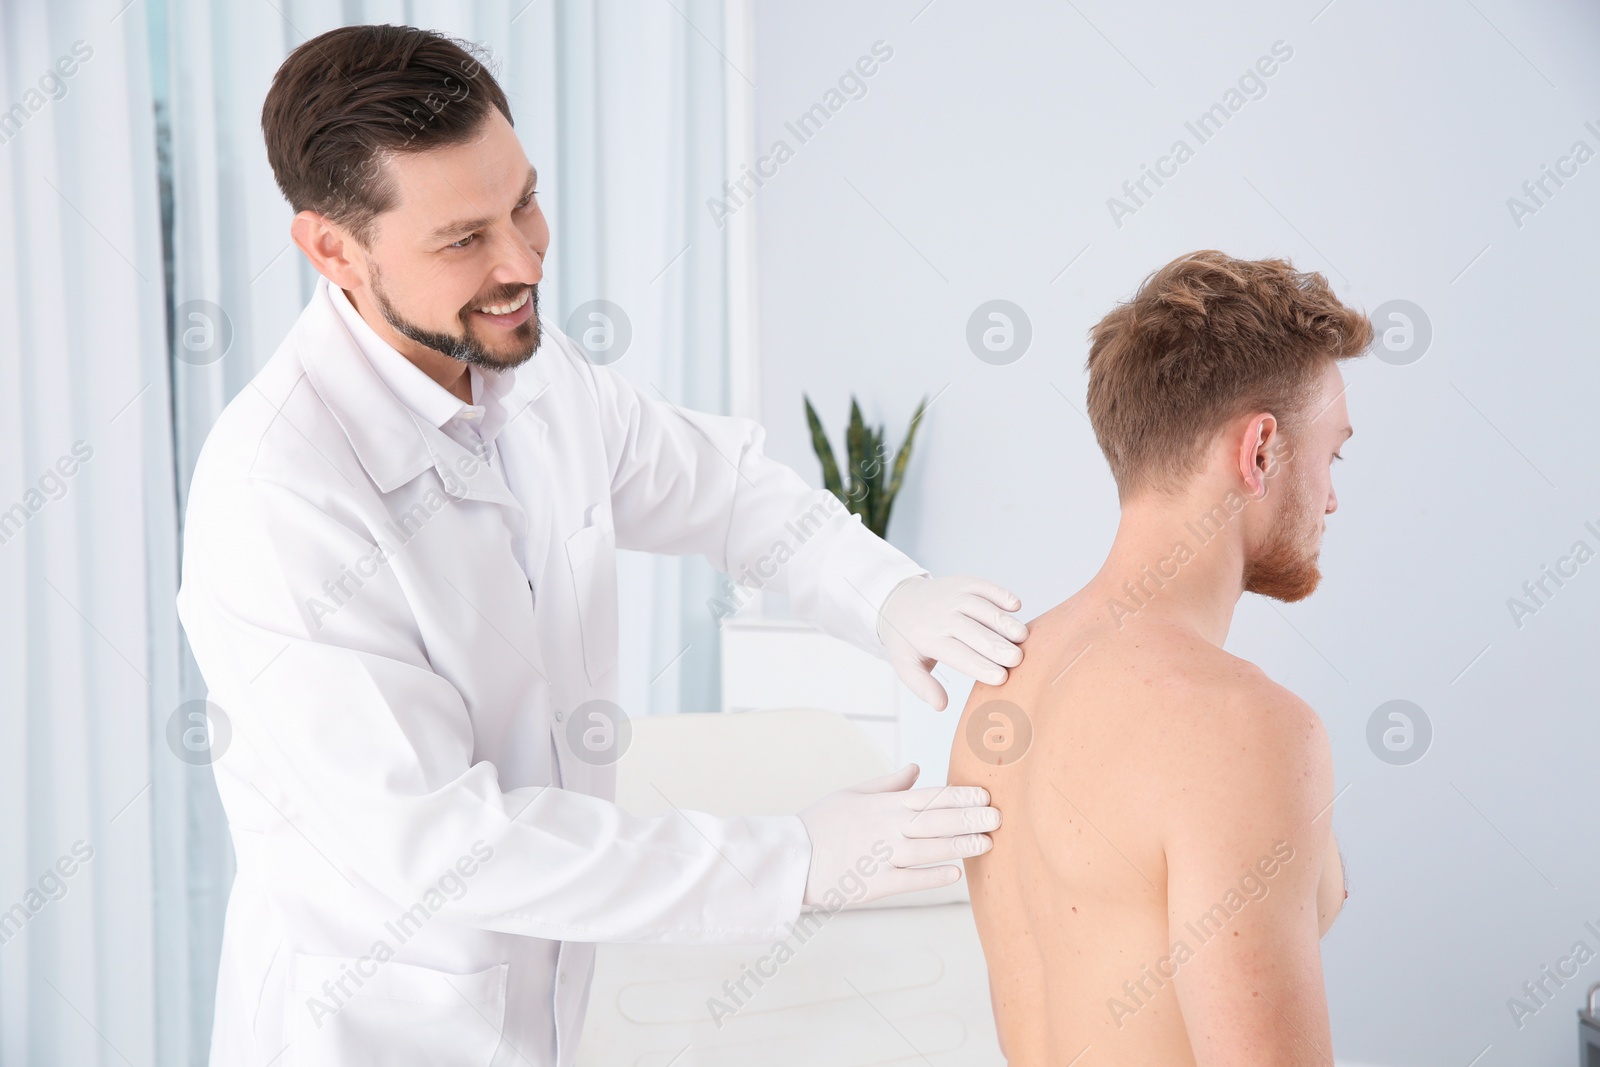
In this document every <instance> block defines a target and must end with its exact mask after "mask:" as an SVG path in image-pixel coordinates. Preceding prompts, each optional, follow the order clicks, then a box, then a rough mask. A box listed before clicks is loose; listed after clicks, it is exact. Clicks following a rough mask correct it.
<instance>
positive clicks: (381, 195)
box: [261, 25, 515, 247]
mask: <svg viewBox="0 0 1600 1067" xmlns="http://www.w3.org/2000/svg"><path fill="white" fill-rule="evenodd" d="M487 58H488V56H487V53H486V52H485V51H484V50H483V49H481V48H479V47H478V46H476V45H474V44H471V43H470V42H467V41H461V40H458V39H456V38H452V37H446V36H445V35H444V34H441V33H436V32H434V31H432V30H419V29H417V28H416V27H414V26H387V25H385V26H343V27H340V28H339V29H336V30H329V31H328V32H327V33H324V34H321V35H319V36H317V37H313V38H311V39H310V40H309V41H306V42H305V43H304V44H302V45H300V47H298V48H296V49H295V50H294V51H293V52H291V53H289V58H287V59H285V60H284V61H283V65H282V66H280V67H279V68H278V72H277V74H276V75H274V76H273V79H272V87H271V88H270V89H268V90H267V98H266V102H265V103H264V104H262V107H261V132H262V134H263V135H264V136H265V138H266V142H267V162H269V163H270V164H271V165H272V175H273V177H274V178H276V179H277V182H278V188H279V189H281V190H282V191H283V195H284V197H285V198H286V199H287V200H288V201H289V205H290V206H291V207H293V208H294V210H295V211H296V212H300V211H306V210H310V211H316V212H318V213H320V214H322V215H326V216H327V217H328V218H330V219H332V220H333V221H334V222H337V223H338V224H339V225H341V226H343V227H345V228H346V229H347V230H349V231H350V233H351V235H352V236H353V237H354V238H355V239H356V240H357V241H359V242H360V243H361V244H362V245H363V246H364V247H367V246H370V244H371V241H372V236H373V233H374V220H375V219H376V218H377V216H378V215H380V214H382V213H383V212H385V211H388V210H389V209H390V208H392V207H394V206H395V205H396V203H397V199H398V194H397V192H396V190H395V188H394V183H393V182H392V181H391V180H390V178H389V176H388V174H387V171H386V170H385V168H384V163H385V161H386V160H387V159H388V158H389V157H390V156H391V155H393V154H396V153H400V152H425V151H428V150H430V149H434V148H442V147H446V146H449V145H455V144H461V143H463V142H465V141H468V140H471V139H472V137H473V135H474V134H476V133H477V131H478V130H479V128H480V127H481V125H482V123H483V122H484V121H485V120H486V119H487V118H488V117H489V109H490V108H491V107H493V108H495V109H497V110H498V111H499V112H500V113H501V114H502V115H504V116H505V117H506V121H507V122H511V121H512V120H511V108H510V105H508V104H507V103H506V94H505V92H504V91H503V90H502V89H501V88H500V85H499V83H498V82H496V81H495V79H494V76H493V75H492V74H491V73H490V72H489V69H488V67H487V66H486V65H485V63H486V61H487ZM513 125H515V124H514V123H513Z"/></svg>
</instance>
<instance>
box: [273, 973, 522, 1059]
mask: <svg viewBox="0 0 1600 1067" xmlns="http://www.w3.org/2000/svg"><path fill="white" fill-rule="evenodd" d="M506 970H507V965H506V964H504V963H498V964H495V965H494V966H493V967H489V968H487V969H485V970H482V971H478V972H477V973H476V974H450V973H448V972H445V971H436V970H433V969H432V968H429V967H418V966H416V965H414V964H409V963H397V962H395V961H394V960H388V961H384V962H379V961H377V960H374V959H373V958H371V957H370V956H364V957H362V958H360V959H348V958H344V957H339V956H303V955H300V954H299V953H295V954H294V955H293V956H292V957H291V958H290V963H289V974H288V988H287V990H286V992H285V996H284V1007H283V1010H284V1021H283V1023H284V1027H283V1028H284V1040H285V1041H287V1042H288V1048H287V1050H286V1051H285V1053H284V1056H283V1060H282V1063H283V1067H334V1065H336V1064H337V1065H342V1067H350V1065H353V1064H375V1065H376V1064H382V1065H384V1067H423V1065H424V1064H427V1065H429V1067H487V1065H488V1064H489V1062H490V1061H491V1060H492V1059H493V1058H494V1055H495V1050H496V1049H497V1048H499V1046H500V1032H501V1030H502V1029H503V1028H504V1026H505V1013H506Z"/></svg>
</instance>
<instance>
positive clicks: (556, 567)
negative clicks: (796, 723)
mask: <svg viewBox="0 0 1600 1067" xmlns="http://www.w3.org/2000/svg"><path fill="white" fill-rule="evenodd" d="M328 285H329V283H328V282H326V281H321V282H319V284H318V287H317V292H316V294H315V296H314V297H313V298H312V300H311V302H310V304H308V305H307V307H306V309H305V311H304V312H303V313H302V314H301V316H300V318H299V320H298V321H297V322H296V323H295V326H294V328H293V330H292V332H291V333H290V335H289V337H288V338H287V340H286V341H285V342H284V344H283V345H282V347H281V348H280V349H279V350H278V352H277V353H276V354H275V355H274V356H273V357H272V359H271V360H270V361H269V362H268V363H267V365H266V366H265V367H263V368H262V370H261V372H260V373H259V374H258V375H257V376H256V378H255V379H254V380H253V381H252V382H251V383H250V385H248V386H247V387H246V388H245V389H244V390H242V391H241V392H240V394H239V395H238V396H237V397H235V398H234V400H233V401H232V402H231V403H230V404H229V405H228V406H227V409H226V410H225V411H224V412H223V414H222V416H221V418H220V419H218V421H217V424H216V426H215V427H214V428H213V429H212V431H211V434H210V436H209V437H208V438H207V440H206V443H205V446H204V448H203V449H202V451H201V454H200V458H199V462H198V464H197V466H196V469H195V474H194V480H193V483H192V489H191V493H190V498H189V504H188V509H187V515H186V522H185V530H184V548H183V572H182V575H183V580H182V586H181V589H180V592H179V594H178V612H179V616H180V617H181V619H182V622H183V626H184V629H185V631H186V633H187V634H188V637H189V641H190V644H191V647H192V648H193V650H194V655H195V658H196V661H197V662H198V664H199V666H200V670H201V672H202V674H203V675H204V677H205V681H206V684H207V687H208V690H209V696H210V700H211V701H212V702H213V703H214V704H216V705H218V706H219V707H220V708H221V709H222V711H223V713H224V715H225V716H226V718H227V721H228V724H229V726H230V728H231V733H232V736H231V739H230V740H229V741H228V744H227V746H226V747H225V748H222V747H221V745H220V731H218V732H217V737H218V748H219V750H220V754H218V755H217V756H216V758H215V760H214V764H213V766H214V770H215V773H216V778H217V787H218V790H219V792H220V794H221V797H222V802H223V806H224V807H225V809H226V811H227V816H228V824H229V829H230V831H231V833H232V836H233V842H234V848H235V852H236V854H237V859H238V873H237V875H236V877H235V881H234V885H233V889H232V895H231V897H230V899H229V903H228V913H227V923H226V929H225V934H224V938H223V951H222V960H221V970H220V975H219V979H218V986H217V1001H216V1019H215V1024H214V1037H213V1046H212V1059H211V1063H212V1064H213V1067H261V1065H265V1064H267V1063H269V1062H271V1063H274V1064H276V1065H279V1067H306V1065H323V1064H329V1065H331V1064H340V1065H343V1067H349V1065H353V1064H366V1063H371V1064H382V1065H384V1067H405V1065H409V1064H419V1065H420V1064H428V1065H430V1067H441V1065H455V1064H460V1065H473V1067H479V1065H489V1064H495V1065H501V1064H510V1063H527V1064H537V1065H539V1067H544V1065H546V1064H555V1065H560V1067H568V1065H570V1064H572V1063H573V1062H574V1057H575V1054H576V1046H577V1041H578V1037H579V1034H580V1033H581V1030H582V1023H583V1016H584V1010H585V1007H586V1004H587V998H588V990H589V983H590V977H591V974H592V970H593V961H594V947H593V946H594V944H595V943H596V942H600V941H657V942H711V941H723V942H727V941H748V942H752V943H762V942H767V941H770V940H775V939H777V938H779V937H782V936H784V935H785V934H786V933H787V932H788V931H787V928H786V925H785V924H786V923H787V922H789V921H791V920H792V919H794V918H795V917H796V916H797V915H798V912H799V906H800V899H801V895H802V893H803V891H804V883H805V876H806V872H807V868H808V864H809V857H810V851H809V844H808V839H807V836H806V832H805V829H804V827H803V825H802V824H801V822H800V820H799V818H798V817H796V816H792V815H791V816H764V817H750V818H716V817H712V816H709V815H706V814H703V813H697V812H681V811H679V812H673V813H670V814H667V815H663V816H659V817H655V818H641V817H637V816H634V815H631V814H629V813H627V812H625V811H623V810H621V809H620V808H618V807H616V806H615V804H613V803H612V802H611V798H612V797H613V796H614V795H615V792H614V785H615V773H614V767H612V766H610V765H606V764H603V763H602V764H596V763H593V762H589V761H586V760H584V759H580V758H578V757H577V756H575V755H574V750H573V748H572V746H571V744H570V742H569V740H568V728H569V726H570V719H571V712H572V711H573V709H574V708H576V707H578V706H579V705H580V704H582V703H584V702H585V701H588V700H591V699H595V698H605V699H610V700H615V699H616V696H617V674H616V664H617V603H616V558H615V551H616V548H617V547H619V546H620V547H623V548H633V549H642V550H649V551H655V552H667V553H680V554H681V553H698V554H700V555H703V556H704V557H706V558H707V559H708V560H710V561H711V563H712V564H714V565H715V566H716V567H717V568H718V569H719V570H721V571H723V572H725V573H730V574H739V573H742V572H744V571H745V570H746V568H747V567H749V568H751V570H752V571H754V572H756V573H762V574H766V573H772V577H771V579H770V580H769V581H767V582H766V586H765V587H766V588H770V589H776V590H779V591H785V592H787V593H788V594H789V596H790V597H791V602H792V605H793V609H794V612H795V614H796V615H798V616H799V617H801V618H803V619H807V620H809V621H811V622H813V623H815V624H817V625H818V626H820V627H822V628H823V629H825V630H827V631H829V632H831V633H833V634H835V635H837V636H839V637H841V638H844V639H845V640H848V641H850V642H852V643H853V644H855V645H857V646H859V647H861V648H863V649H866V650H868V651H870V652H873V653H875V654H877V655H880V656H881V655H883V652H882V648H881V646H880V645H879V642H878V639H877V636H876V622H875V620H876V611H877V608H878V607H879V606H880V605H881V603H882V601H883V599H884V597H885V596H886V595H887V594H888V592H889V591H890V590H892V589H893V587H894V586H895V585H896V584H898V583H899V582H900V581H902V580H903V579H905V578H907V577H910V576H912V575H917V574H926V573H927V572H926V571H925V570H923V569H922V568H921V567H919V566H917V564H916V563H914V562H913V561H912V560H910V559H908V558H907V557H906V556H904V555H903V554H902V553H900V552H898V551H896V550H895V549H893V548H891V547H890V546H888V545H887V544H885V543H884V542H883V541H881V540H879V539H878V538H876V537H874V536H873V535H872V534H871V533H870V532H868V531H867V530H866V528H865V527H863V526H862V525H861V523H860V520H859V519H857V518H855V517H854V516H851V515H849V513H848V512H846V511H845V510H844V509H843V508H842V507H840V506H839V505H838V504H837V501H835V500H834V498H833V497H831V495H829V494H827V493H824V492H821V491H816V490H811V489H809V488H808V487H807V486H806V485H805V483H804V482H803V481H802V480H801V479H800V478H799V476H798V475H796V474H795V473H794V472H793V471H792V470H790V469H789V468H787V467H785V466H782V465H780V464H778V463H776V462H774V461H772V460H770V459H767V458H766V457H765V456H764V454H763V452H762V441H763V437H764V433H763V431H762V430H761V428H760V427H759V426H758V425H756V424H755V423H753V422H751V421H749V420H746V419H738V418H727V417H720V416H712V415H705V414H701V413H697V412H692V411H686V410H682V409H674V408H672V407H670V406H669V405H667V404H666V403H664V402H662V401H660V400H659V399H657V398H654V397H652V396H650V395H648V394H647V393H646V392H644V391H642V390H639V389H636V388H635V387H633V386H632V385H630V384H629V383H628V382H627V380H626V379H624V378H623V377H622V376H621V375H620V374H618V373H616V372H615V371H613V370H611V369H609V368H607V367H603V366H594V365H592V364H591V363H590V362H589V361H588V360H587V359H585V358H584V355H583V353H582V351H581V350H580V349H579V348H578V347H577V346H576V345H574V344H573V342H571V341H570V340H568V339H567V338H565V337H563V336H561V335H560V334H559V333H557V332H556V331H555V330H553V329H549V328H548V327H546V333H545V336H546V340H545V341H544V343H543V345H542V347H541V348H540V350H539V352H538V353H537V354H536V355H535V356H534V357H533V359H531V360H529V361H528V362H527V363H525V364H524V365H523V366H522V367H520V368H518V369H517V370H516V372H515V374H516V384H515V387H514V388H513V389H511V390H510V391H509V392H508V393H507V394H506V397H505V399H504V403H506V404H507V405H508V409H509V412H510V416H509V419H510V421H509V422H508V423H507V425H506V426H505V428H504V429H503V430H502V431H501V433H500V436H499V438H498V450H499V457H500V459H501V461H502V467H503V469H504V471H505V475H504V477H502V473H501V470H499V469H494V468H491V467H489V466H488V465H486V464H484V463H483V462H482V461H481V460H478V459H477V458H476V457H475V456H473V455H472V453H470V452H469V451H467V450H466V449H465V448H463V447H462V446H461V445H459V444H457V443H456V442H455V441H454V440H452V439H451V438H450V437H449V436H447V435H446V434H445V433H443V432H441V431H440V430H439V429H437V428H436V427H434V426H432V425H430V424H428V423H427V422H426V421H424V420H422V419H419V418H417V417H416V416H414V415H413V414H412V413H411V411H410V410H409V409H408V408H406V407H405V406H404V405H402V404H401V403H400V402H399V400H398V399H397V398H396V397H395V396H394V394H393V393H391V392H390V391H389V390H388V388H387V387H386V386H385V385H384V383H383V381H382V380H381V379H380V378H379V377H378V375H377V374H376V373H375V372H374V370H373V369H372V366H371V364H370V363H369V362H368V361H367V360H366V358H365V357H364V356H363V355H362V354H361V352H360V350H359V349H358V348H357V347H356V345H355V343H354V341H353V340H352V338H351V336H350V334H349V332H348V331H347V330H346V328H345V327H344V325H343V323H341V322H340V321H339V319H338V317H337V315H336V313H335V310H334V308H333V305H332V303H331V300H330V297H329V291H328ZM508 482H509V485H508ZM519 501H521V502H525V503H526V504H527V510H526V511H525V510H524V507H523V505H522V503H519ZM519 549H520V551H521V552H522V555H523V558H522V559H521V560H520V561H519V559H518V557H517V552H518V551H519ZM789 553H792V558H789V559H787V561H786V562H783V563H781V565H778V566H776V569H775V573H774V562H775V560H776V559H781V558H782V557H783V556H785V555H786V554H789ZM529 576H532V581H531V582H530V580H529ZM530 586H531V587H532V588H530ZM286 1047H287V1051H285V1049H286Z"/></svg>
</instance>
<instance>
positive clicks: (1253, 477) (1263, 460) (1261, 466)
mask: <svg viewBox="0 0 1600 1067" xmlns="http://www.w3.org/2000/svg"><path fill="white" fill-rule="evenodd" d="M1282 438H1283V430H1282V428H1281V427H1280V426H1279V425H1278V420H1277V418H1276V417H1275V416H1274V415H1273V414H1272V413H1271V412H1270V411H1262V412H1258V413H1257V414H1255V415H1252V416H1250V418H1249V419H1248V420H1247V421H1246V422H1245V423H1244V426H1243V429H1242V432H1241V433H1240V434H1239V436H1238V438H1237V439H1236V444H1237V450H1238V463H1239V477H1240V478H1242V479H1243V480H1244V484H1245V488H1246V489H1247V490H1248V492H1249V495H1250V496H1251V498H1252V499H1255V500H1260V499H1261V498H1262V497H1263V496H1265V495H1266V492H1267V479H1269V478H1271V477H1272V476H1273V475H1274V474H1275V473H1277V463H1278V459H1277V458H1276V457H1277V456H1278V453H1279V452H1281V451H1282V447H1281V446H1282V444H1283V440H1282Z"/></svg>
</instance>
